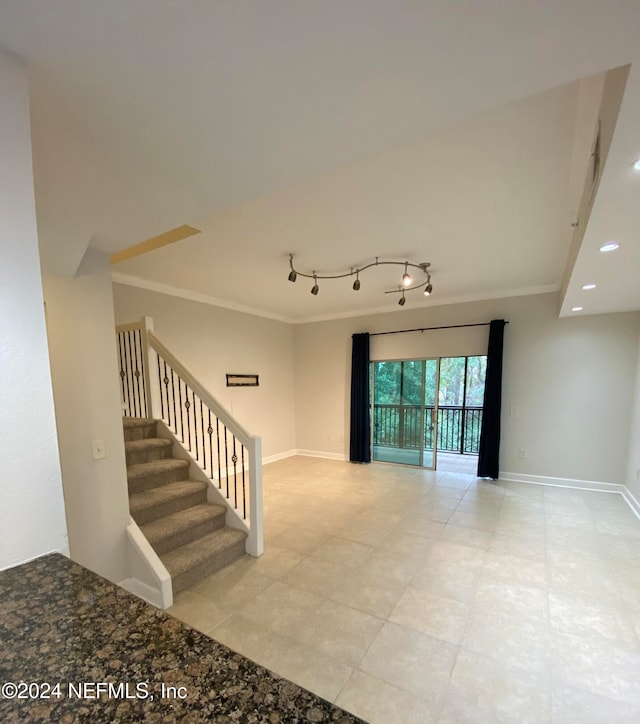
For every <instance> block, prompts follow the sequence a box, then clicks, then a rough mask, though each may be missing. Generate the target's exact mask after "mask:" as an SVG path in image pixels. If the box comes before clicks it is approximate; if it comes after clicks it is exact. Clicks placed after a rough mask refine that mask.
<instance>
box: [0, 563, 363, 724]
mask: <svg viewBox="0 0 640 724" xmlns="http://www.w3.org/2000/svg"><path fill="white" fill-rule="evenodd" d="M20 682H24V683H22V684H21V683H20ZM30 682H33V683H34V685H33V686H32V687H31V690H30V691H29V690H28V689H27V688H26V684H27V683H30ZM7 683H9V687H8V688H5V689H4V694H6V696H3V695H2V694H0V722H3V723H6V722H50V721H59V722H68V723H69V724H71V723H72V722H91V723H92V724H94V723H97V722H137V721H145V722H158V723H162V724H169V723H170V722H177V721H180V722H201V721H211V722H340V723H341V724H347V722H361V721H362V720H360V719H357V718H356V717H354V716H352V715H350V714H347V713H346V712H344V711H343V710H341V709H339V708H337V707H335V706H333V705H332V704H330V703H329V702H327V701H325V700H323V699H321V698H319V697H317V696H315V695H314V694H311V693H310V692H308V691H305V690H304V689H301V688H300V687H299V686H297V685H295V684H292V683H291V682H289V681H286V680H285V679H281V678H280V677H278V676H276V675H275V674H272V673H271V672H269V671H267V670H266V669H264V668H262V667H260V666H258V665H257V664H254V663H253V662H251V661H249V660H248V659H245V658H244V657H243V656H240V655H239V654H236V653H234V652H232V651H231V650H229V649H228V648H227V647H225V646H223V645H222V644H220V643H218V642H216V641H214V640H212V639H210V638H208V637H207V636H205V635H204V634H201V633H199V632H198V631H195V630H194V629H191V628H189V627H188V626H186V625H185V624H183V623H181V622H180V621H177V620H176V619H174V618H172V617H171V616H169V615H168V614H166V613H164V612H163V611H159V610H158V609H156V608H154V607H153V606H150V605H148V604H147V603H145V602H144V601H141V600H140V599H138V598H136V597H135V596H132V595H131V594H129V593H127V592H126V591H124V590H122V589H120V588H118V587H117V586H114V585H113V584H112V583H110V582H109V581H106V580H105V579H103V578H100V577H99V576H96V575H95V574H93V573H91V572H90V571H88V570H86V569H84V568H82V567H81V566H79V565H77V564H75V563H72V562H71V561H69V560H68V559H67V558H65V557H64V556H61V555H58V554H53V555H48V556H44V557H43V558H39V559H37V560H35V561H32V562H31V563H26V564H24V565H22V566H18V567H17V568H12V569H10V570H8V571H2V572H0V686H1V685H5V687H6V686H7ZM11 684H16V685H17V686H18V689H17V691H18V693H20V694H22V695H23V696H24V697H26V698H18V697H17V696H16V687H13V686H11ZM56 684H59V687H57V688H56ZM163 685H164V689H163ZM100 687H102V689H103V690H102V692H101V689H100ZM168 687H174V688H173V689H169V688H168ZM180 687H183V688H180ZM181 696H186V698H181ZM7 697H10V698H7Z"/></svg>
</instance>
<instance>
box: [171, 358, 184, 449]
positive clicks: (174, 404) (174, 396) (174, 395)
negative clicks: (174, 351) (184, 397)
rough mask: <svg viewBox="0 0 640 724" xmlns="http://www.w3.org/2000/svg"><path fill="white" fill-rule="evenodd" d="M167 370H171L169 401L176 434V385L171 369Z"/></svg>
mask: <svg viewBox="0 0 640 724" xmlns="http://www.w3.org/2000/svg"><path fill="white" fill-rule="evenodd" d="M169 369H170V370H171V401H172V402H173V425H174V427H175V433H176V435H177V434H178V418H177V416H176V385H175V381H174V378H173V368H172V367H171V366H170V367H169ZM180 415H182V410H180Z"/></svg>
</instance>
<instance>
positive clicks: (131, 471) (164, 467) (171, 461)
mask: <svg viewBox="0 0 640 724" xmlns="http://www.w3.org/2000/svg"><path fill="white" fill-rule="evenodd" d="M188 469H189V461H188V460H177V459H176V458H168V459H167V460H152V461H151V462H148V463H137V464H136V465H129V466H128V467H127V478H128V479H129V482H132V481H134V480H139V479H140V478H148V477H151V476H155V475H158V474H159V473H165V472H170V471H178V470H184V471H185V472H186V471H187V470H188Z"/></svg>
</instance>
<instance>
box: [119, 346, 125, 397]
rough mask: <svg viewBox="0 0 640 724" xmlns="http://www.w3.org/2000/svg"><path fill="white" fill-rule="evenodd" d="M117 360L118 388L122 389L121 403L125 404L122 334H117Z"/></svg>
mask: <svg viewBox="0 0 640 724" xmlns="http://www.w3.org/2000/svg"><path fill="white" fill-rule="evenodd" d="M118 358H119V360H120V386H121V387H122V402H125V392H124V376H125V371H124V360H123V358H122V332H120V333H119V334H118Z"/></svg>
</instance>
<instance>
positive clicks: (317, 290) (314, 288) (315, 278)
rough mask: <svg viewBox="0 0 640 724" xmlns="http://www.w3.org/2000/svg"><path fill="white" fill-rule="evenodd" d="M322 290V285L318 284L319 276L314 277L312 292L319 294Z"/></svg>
mask: <svg viewBox="0 0 640 724" xmlns="http://www.w3.org/2000/svg"><path fill="white" fill-rule="evenodd" d="M319 291H320V287H319V286H318V278H317V277H315V276H314V277H313V286H312V287H311V294H313V295H314V296H315V295H317V293H318V292H319Z"/></svg>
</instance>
